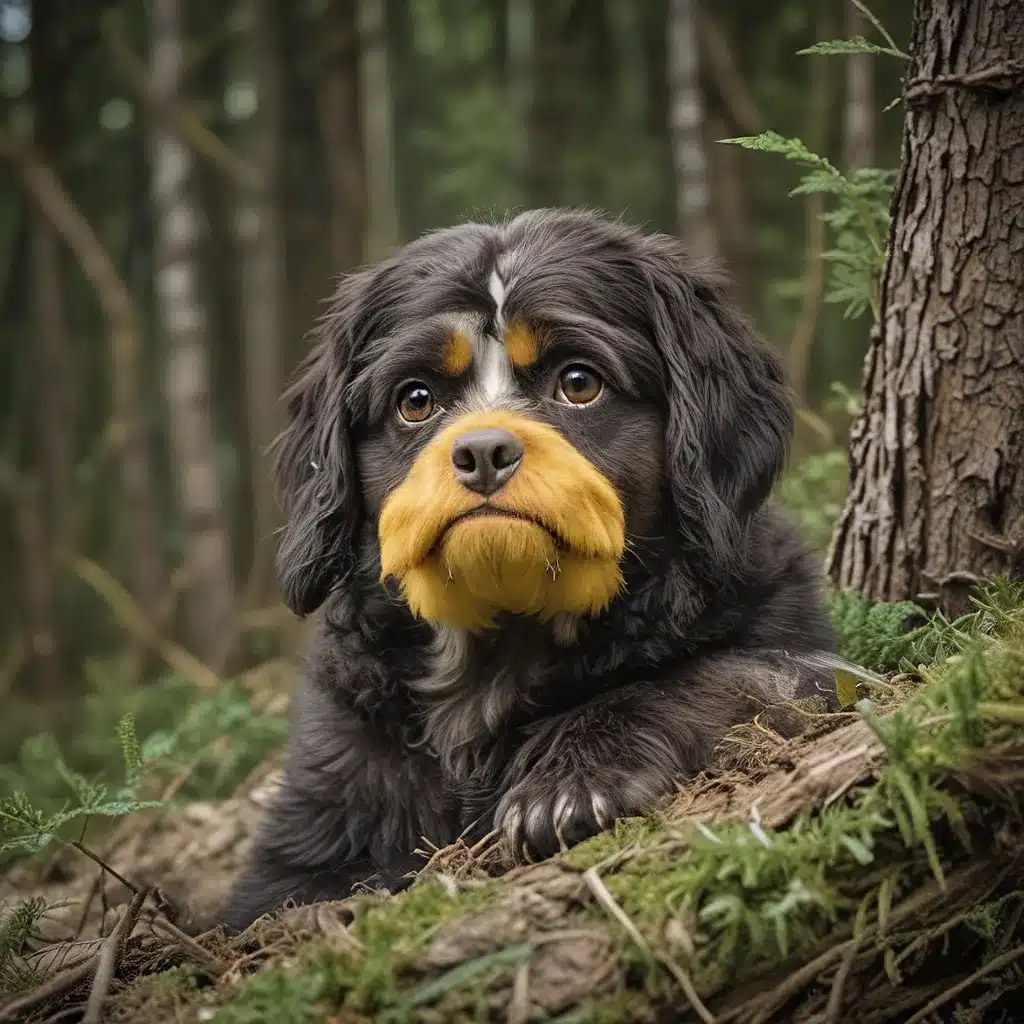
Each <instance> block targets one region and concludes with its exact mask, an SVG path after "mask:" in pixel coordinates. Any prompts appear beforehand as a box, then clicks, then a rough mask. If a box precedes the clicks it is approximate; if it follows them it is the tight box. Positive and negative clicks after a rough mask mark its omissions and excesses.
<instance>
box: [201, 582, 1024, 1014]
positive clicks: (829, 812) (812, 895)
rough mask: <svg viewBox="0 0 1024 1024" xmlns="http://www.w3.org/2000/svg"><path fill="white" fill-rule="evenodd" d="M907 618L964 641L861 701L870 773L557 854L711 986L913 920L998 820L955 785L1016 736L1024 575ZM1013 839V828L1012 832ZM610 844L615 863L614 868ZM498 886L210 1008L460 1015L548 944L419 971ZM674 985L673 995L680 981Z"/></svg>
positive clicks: (928, 636)
mask: <svg viewBox="0 0 1024 1024" xmlns="http://www.w3.org/2000/svg"><path fill="white" fill-rule="evenodd" d="M843 600H846V599H843ZM876 607H877V609H878V610H877V611H876V612H875V614H874V615H871V611H870V609H868V610H867V613H866V614H864V615H863V618H862V625H861V627H860V628H861V630H862V631H863V630H870V629H874V628H877V629H880V630H881V631H882V635H881V636H879V637H878V638H877V639H878V643H879V647H880V648H881V649H883V650H884V649H885V648H886V645H888V644H891V643H892V642H893V640H894V636H893V631H894V629H895V626H896V624H897V622H898V621H899V620H900V618H901V614H900V613H901V612H903V611H905V610H906V609H905V608H901V607H900V606H896V605H883V606H876ZM860 611H863V609H861V610H859V611H858V614H860ZM869 622H870V623H871V625H867V623H869ZM914 632H916V633H917V634H918V643H919V644H920V645H921V648H920V649H921V650H923V649H925V647H926V646H930V649H931V650H932V651H933V652H938V651H940V650H946V649H951V648H952V647H953V646H958V647H959V648H960V649H961V653H960V655H959V656H957V657H951V658H948V659H946V660H945V661H944V662H943V663H941V664H933V665H932V666H931V667H930V668H929V670H928V673H929V679H928V684H927V685H925V686H923V687H919V688H917V689H916V690H914V691H913V693H912V694H911V695H910V696H909V697H908V698H907V699H906V700H905V702H904V703H903V705H902V706H901V707H900V708H899V709H897V710H896V711H895V712H894V713H893V714H891V715H888V716H887V717H884V718H882V717H880V716H878V715H877V714H876V712H875V711H874V709H873V707H872V706H871V704H870V702H867V701H865V702H862V704H861V705H860V712H861V714H862V715H863V717H864V719H865V721H866V722H867V724H868V725H869V726H870V728H871V729H872V730H873V732H874V734H875V735H876V736H877V739H878V740H879V741H880V743H881V745H882V746H883V748H884V751H885V762H884V767H883V768H882V769H881V770H880V771H879V772H878V774H877V778H875V777H872V776H870V775H869V776H868V778H867V780H866V781H865V782H864V783H863V784H862V785H861V786H859V787H858V788H857V789H855V790H853V791H852V792H851V793H849V794H848V795H847V797H846V798H845V799H843V800H838V801H830V802H829V804H828V806H825V807H821V806H816V807H813V808H808V809H807V810H806V811H804V812H802V813H799V814H797V815H796V816H795V818H793V819H792V820H791V821H789V822H788V823H787V825H786V827H785V828H782V829H777V830H776V829H770V828H767V827H762V825H761V823H760V821H759V819H758V817H757V813H756V808H755V809H754V810H753V811H752V813H751V817H750V819H749V820H738V821H737V820H730V821H727V822H725V823H722V824H720V825H716V826H715V827H714V828H709V827H708V826H707V825H704V824H694V822H693V820H692V818H690V817H689V816H688V814H685V813H684V814H683V815H682V817H678V818H675V817H672V816H671V813H670V814H669V816H668V817H667V818H658V819H655V818H651V819H649V820H645V821H644V822H643V823H642V827H639V828H624V829H621V830H616V832H615V833H604V834H602V835H600V836H598V837H596V838H595V839H593V840H590V841H588V842H585V843H583V844H580V845H579V846H577V847H575V848H574V849H573V850H572V851H571V852H570V853H569V854H568V855H566V856H565V857H564V858H563V859H564V860H565V861H566V862H568V863H567V864H566V867H567V868H570V869H571V871H572V872H573V873H575V872H576V871H579V870H581V869H585V868H588V867H595V866H597V865H598V864H603V865H604V869H603V871H602V877H603V880H604V883H605V885H606V886H607V888H608V890H609V891H610V893H611V894H612V896H613V898H614V899H615V901H616V903H617V904H618V906H619V907H620V908H621V910H622V912H623V913H624V914H625V915H626V916H627V917H628V918H629V919H630V921H631V922H632V923H633V924H634V925H635V926H636V928H637V929H638V931H639V932H640V934H641V935H642V936H643V938H644V940H645V941H646V942H647V943H649V944H650V945H651V946H652V947H654V948H658V946H659V945H660V943H661V941H662V937H663V936H664V935H665V934H666V929H667V928H668V927H669V926H670V924H671V923H672V922H676V924H677V925H678V924H679V923H683V927H684V929H685V931H686V933H687V935H688V936H689V944H690V950H689V952H688V954H687V959H686V971H687V973H688V975H689V977H690V978H691V979H692V981H693V983H694V985H695V987H696V989H697V991H698V992H699V993H700V994H701V995H706V994H708V993H711V992H714V991H716V990H718V989H720V987H721V986H722V985H724V984H727V983H729V982H730V980H735V978H736V976H737V965H738V964H742V965H743V968H742V970H743V972H744V974H745V976H746V977H748V978H749V977H750V976H751V972H752V971H756V970H757V968H758V965H766V964H778V963H780V962H782V961H784V960H785V959H786V958H787V957H797V958H806V957H808V956H812V955H813V956H816V955H819V954H820V953H821V951H822V949H823V948H828V945H829V944H830V943H835V944H837V945H841V944H842V942H845V941H846V940H847V939H848V938H849V936H850V934H851V931H852V934H853V935H854V936H863V937H864V940H865V942H867V943H869V944H874V943H876V942H877V941H878V939H879V938H881V937H882V936H884V935H886V933H887V929H888V928H889V922H890V921H891V920H893V919H894V918H895V915H897V914H901V913H902V914H904V915H906V914H908V913H909V914H910V915H911V917H910V919H909V920H908V919H906V918H904V924H907V923H909V924H910V926H911V929H913V926H914V922H915V921H916V919H917V918H916V915H917V914H918V913H919V912H920V909H921V903H920V898H921V892H922V890H923V888H924V887H925V886H926V885H927V883H928V881H929V878H930V877H934V878H936V879H938V880H939V881H940V884H942V883H944V882H945V881H946V879H947V876H948V875H949V874H950V868H951V867H955V866H956V865H959V866H960V867H961V868H962V867H963V866H964V865H965V864H969V862H970V857H971V849H972V845H973V842H974V840H973V837H972V833H971V829H972V828H980V831H981V834H982V835H984V834H985V829H986V828H987V827H988V825H984V824H979V821H978V819H977V814H978V809H977V808H970V807H969V806H968V805H969V802H970V801H973V800H984V799H985V797H984V795H983V794H982V795H979V794H978V793H976V792H974V791H972V790H970V789H969V788H968V789H966V790H965V788H964V787H963V786H955V787H952V788H950V787H949V785H948V783H949V781H950V779H951V778H952V777H957V778H959V777H962V776H961V772H962V769H963V768H964V767H965V766H966V765H967V764H969V763H971V762H972V760H973V759H974V758H975V755H976V754H977V753H978V752H980V751H986V752H991V751H994V750H1013V749H1019V744H1020V738H1021V728H1022V725H1024V688H1022V681H1024V585H1020V584H1008V583H1004V584H999V585H996V586H993V587H991V588H989V590H988V591H986V592H985V593H984V594H982V595H981V596H980V597H979V599H978V601H977V609H976V612H974V613H972V615H971V616H967V617H964V618H963V619H962V620H956V623H944V622H943V621H941V620H940V619H937V618H933V619H932V620H931V621H929V622H928V623H926V624H925V625H924V626H921V627H919V628H918V630H916V631H914ZM952 635H955V636H956V638H957V639H956V640H955V641H954V640H952ZM940 639H941V642H940ZM892 656H893V655H891V654H890V660H891V657H892ZM1014 745H1016V748H1015V747H1014ZM986 756H987V755H986ZM985 763H988V762H985ZM994 792H996V794H997V796H998V793H999V792H1001V790H1000V789H999V787H998V786H996V787H995V789H994ZM954 794H956V795H954ZM961 800H962V801H964V803H961ZM1011 804H1012V800H1010V799H1007V800H1005V801H1002V802H1000V803H999V807H1000V808H1002V809H1003V811H1006V810H1009V813H1010V814H1011V815H1012V813H1013V811H1012V807H1011ZM982 811H983V809H982ZM995 813H996V814H997V815H998V814H999V813H1002V811H996V812H995ZM992 820H993V821H994V820H995V818H993V819H992ZM1010 841H1016V840H1015V839H1014V840H1011V839H1010V837H1009V836H1008V838H1007V842H1010ZM610 854H615V855H616V857H615V859H616V860H617V863H616V864H615V865H614V866H611V867H609V866H608V865H609V861H610V860H611V859H612V858H611V857H610V856H609V855H610ZM501 893H502V888H501V883H489V884H487V885H484V886H481V887H479V888H475V889H472V890H469V891H466V892H460V893H456V894H453V895H449V894H448V893H447V892H446V891H445V890H444V889H443V888H442V887H441V886H440V885H435V884H431V883H429V882H427V883H425V884H423V885H420V886H417V887H415V888H413V889H412V890H410V891H408V892H406V893H404V894H402V895H400V896H398V897H395V898H393V899H389V900H385V901H381V902H380V903H376V904H372V903H371V904H367V905H365V907H364V908H363V910H362V912H361V913H360V914H359V915H358V916H357V918H356V922H355V924H354V925H353V931H354V934H355V936H356V937H357V938H358V939H359V941H360V943H361V944H362V947H363V948H362V951H361V952H355V951H347V952H344V953H338V952H333V953H329V952H327V951H326V950H324V949H323V948H322V947H321V946H317V945H315V944H313V945H310V946H308V947H306V949H305V950H304V951H303V952H300V954H299V955H298V956H296V957H291V958H290V960H289V964H288V966H284V967H280V966H279V967H274V968H271V969H270V970H269V971H267V972H264V973H263V974H260V975H257V976H256V977H254V978H252V979H250V980H249V981H247V982H245V983H244V984H243V986H242V988H241V990H240V991H239V992H238V993H237V994H236V995H234V996H233V997H232V999H231V1002H230V1003H229V1004H228V1005H226V1006H225V1007H224V1008H223V1009H221V1010H220V1012H219V1014H218V1016H217V1017H216V1018H215V1019H216V1020H218V1021H222V1022H230V1024H236V1022H237V1024H245V1022H249V1021H256V1020H263V1019H269V1018H270V1017H271V1016H273V1017H274V1019H281V1020H286V1021H296V1022H306V1021H312V1020H315V1019H318V1017H317V1014H318V1013H319V1014H329V1013H331V1012H336V1011H337V1010H338V1009H339V1008H340V1009H342V1016H344V1015H345V1013H346V1012H347V1011H351V1012H354V1013H357V1014H364V1015H374V1016H375V1019H378V1020H381V1021H384V1020H389V1021H393V1020H415V1019H421V1018H424V1015H425V1014H427V1013H428V1012H429V1010H428V1007H429V1008H431V1009H433V1010H434V1011H436V1012H437V1014H438V1016H437V1019H456V1018H455V1017H454V1016H452V1015H451V1014H450V1013H448V1012H447V1010H445V1011H444V1012H442V1008H443V1007H445V1006H446V1002H445V1001H446V1000H448V999H450V998H453V997H456V996H458V997H459V1000H460V1002H459V1005H460V1006H465V1005H467V1001H468V1000H471V999H472V993H473V990H474V989H473V986H474V984H475V983H476V982H477V981H478V980H479V979H480V978H481V977H483V976H485V975H487V973H488V972H490V971H495V972H499V971H504V972H505V974H504V977H505V979H506V982H507V981H508V978H509V975H510V972H511V971H512V970H514V967H515V965H517V964H520V963H524V962H528V961H529V960H530V958H531V957H533V956H538V955H540V956H543V951H542V950H540V949H539V948H538V949H534V948H533V946H532V945H531V941H530V940H531V935H530V933H529V931H526V932H523V933H519V932H517V933H516V934H517V935H521V936H522V937H521V938H519V939H517V940H516V941H515V942H514V943H510V944H509V945H508V946H507V947H505V948H499V949H497V950H494V949H492V950H490V951H488V952H487V953H484V954H481V955H478V956H477V957H475V958H474V957H472V956H467V958H466V960H464V961H463V962H461V963H458V964H455V965H451V966H450V967H449V969H448V970H447V971H446V972H444V973H441V974H437V973H432V974H431V973H428V976H427V978H426V979H424V977H423V975H422V973H421V972H420V971H418V970H417V969H416V968H417V966H422V961H421V960H417V958H416V951H417V950H422V949H423V948H424V946H425V945H426V943H427V942H428V941H429V940H430V939H431V938H432V937H433V936H435V935H436V934H437V930H438V928H439V926H441V925H443V924H444V923H445V922H449V923H452V922H454V921H456V920H458V921H463V920H464V921H465V925H466V929H467V934H472V933H473V929H474V928H476V927H480V926H481V925H482V922H475V921H474V920H473V918H472V914H473V912H474V911H478V910H484V909H485V908H487V907H488V906H489V905H492V903H489V901H493V900H494V899H495V898H496V897H500V895H501ZM1017 898H1018V897H1016V896H1014V897H1013V899H1014V900H1016V899H1017ZM940 902H941V898H940ZM1017 906H1018V903H1016V902H1013V903H1012V904H1007V906H1006V907H1001V904H1000V903H998V901H997V902H996V903H991V904H986V905H985V906H984V907H982V908H979V909H978V910H977V911H976V912H973V914H972V916H971V919H970V921H968V922H965V925H966V926H967V927H969V928H971V929H973V930H974V931H976V932H977V933H978V934H979V935H980V936H981V937H982V940H983V941H984V942H986V943H987V944H988V945H989V946H990V947H991V946H993V943H994V941H995V940H996V936H997V934H998V933H999V931H1000V925H999V921H1000V920H1002V918H1003V917H1005V918H1007V919H1010V918H1011V917H1012V915H1013V913H1015V910H1014V908H1015V907H1017ZM567 914H568V915H569V916H568V917H567V919H566V920H565V921H563V922H561V927H564V928H566V929H573V928H582V927H588V928H593V927H594V926H595V925H597V924H598V923H599V922H600V923H601V924H602V925H607V918H606V915H605V914H604V911H603V910H602V909H600V908H598V907H597V906H593V905H591V906H589V907H583V908H581V909H578V910H577V909H573V910H571V911H567ZM1000 915H1002V917H1000ZM903 931H904V934H905V935H906V938H905V941H906V942H912V941H913V937H914V934H915V933H914V932H913V930H911V931H910V932H909V933H907V931H906V928H905V927H904V929H903ZM611 933H612V934H613V935H615V936H617V938H618V941H619V951H620V954H621V957H622V958H623V961H624V962H625V963H626V964H627V965H632V966H633V968H634V969H635V970H636V971H638V972H640V973H641V974H642V975H643V976H644V977H645V979H646V991H647V992H648V993H651V992H655V991H659V988H658V986H659V984H660V981H659V977H658V975H657V970H656V968H655V967H654V964H653V961H652V959H651V958H650V957H649V956H648V954H647V952H646V951H645V950H644V949H642V948H641V947H640V946H638V945H636V944H635V943H633V942H632V941H631V940H630V939H629V938H628V937H627V936H626V935H625V934H624V933H623V932H622V930H620V929H618V928H613V929H612V932H611ZM1003 935H1004V937H1005V931H1004V932H1003ZM878 956H879V958H880V959H881V957H882V950H881V949H880V950H879V953H878ZM890 956H891V953H890ZM460 990H461V994H460ZM672 996H673V998H678V990H676V989H673V990H672ZM600 1002H601V997H600V996H598V999H597V1003H596V1004H594V1005H587V1006H586V1007H579V1008H576V1009H575V1010H574V1011H572V1013H571V1018H570V1019H573V1020H576V1019H579V1020H589V1019H602V1018H601V1016H600V1013H599V1012H598V1006H599V1004H600ZM324 1003H326V1005H324ZM417 1014H419V1016H417ZM459 1019H461V1018H459ZM607 1019H630V1018H629V1017H628V1016H624V1017H622V1018H619V1017H616V1016H614V1015H612V1016H611V1017H609V1018H607Z"/></svg>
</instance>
